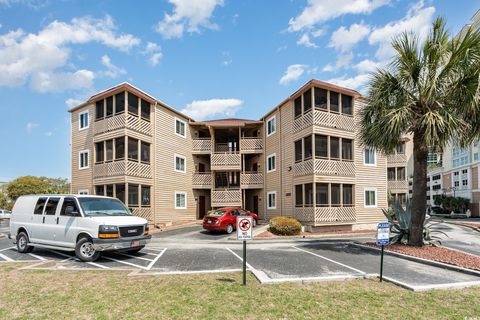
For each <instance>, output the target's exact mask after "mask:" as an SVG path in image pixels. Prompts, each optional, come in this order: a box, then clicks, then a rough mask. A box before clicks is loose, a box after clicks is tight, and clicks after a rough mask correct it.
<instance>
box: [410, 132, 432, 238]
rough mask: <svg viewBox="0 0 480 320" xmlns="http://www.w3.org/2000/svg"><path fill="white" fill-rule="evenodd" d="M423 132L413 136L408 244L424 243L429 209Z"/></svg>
mask: <svg viewBox="0 0 480 320" xmlns="http://www.w3.org/2000/svg"><path fill="white" fill-rule="evenodd" d="M422 140H423V134H422V133H418V132H417V133H415V134H414V136H413V193H412V218H411V222H410V235H409V241H408V244H409V245H411V246H416V247H421V246H422V245H423V223H424V222H425V213H426V209H427V155H428V149H427V148H426V147H425V146H423V144H422Z"/></svg>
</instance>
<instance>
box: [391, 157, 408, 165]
mask: <svg viewBox="0 0 480 320" xmlns="http://www.w3.org/2000/svg"><path fill="white" fill-rule="evenodd" d="M406 162H407V156H406V155H405V154H387V166H388V165H390V164H393V163H396V164H398V163H400V164H405V163H406Z"/></svg>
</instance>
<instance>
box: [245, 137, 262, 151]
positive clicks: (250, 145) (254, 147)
mask: <svg viewBox="0 0 480 320" xmlns="http://www.w3.org/2000/svg"><path fill="white" fill-rule="evenodd" d="M240 150H241V151H242V152H249V153H250V152H251V153H255V152H262V150H263V141H262V139H259V138H242V139H240Z"/></svg>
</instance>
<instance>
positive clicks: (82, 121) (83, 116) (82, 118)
mask: <svg viewBox="0 0 480 320" xmlns="http://www.w3.org/2000/svg"><path fill="white" fill-rule="evenodd" d="M78 125H79V127H78V130H84V129H87V128H88V110H86V111H82V112H80V113H79V114H78Z"/></svg>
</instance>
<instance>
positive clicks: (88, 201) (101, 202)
mask: <svg viewBox="0 0 480 320" xmlns="http://www.w3.org/2000/svg"><path fill="white" fill-rule="evenodd" d="M78 202H79V203H80V206H81V207H82V210H83V213H84V214H85V216H87V217H97V216H131V215H132V214H131V213H130V211H129V210H128V209H127V207H125V205H124V204H123V203H121V202H120V201H119V200H117V199H109V198H87V197H81V198H78Z"/></svg>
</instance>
